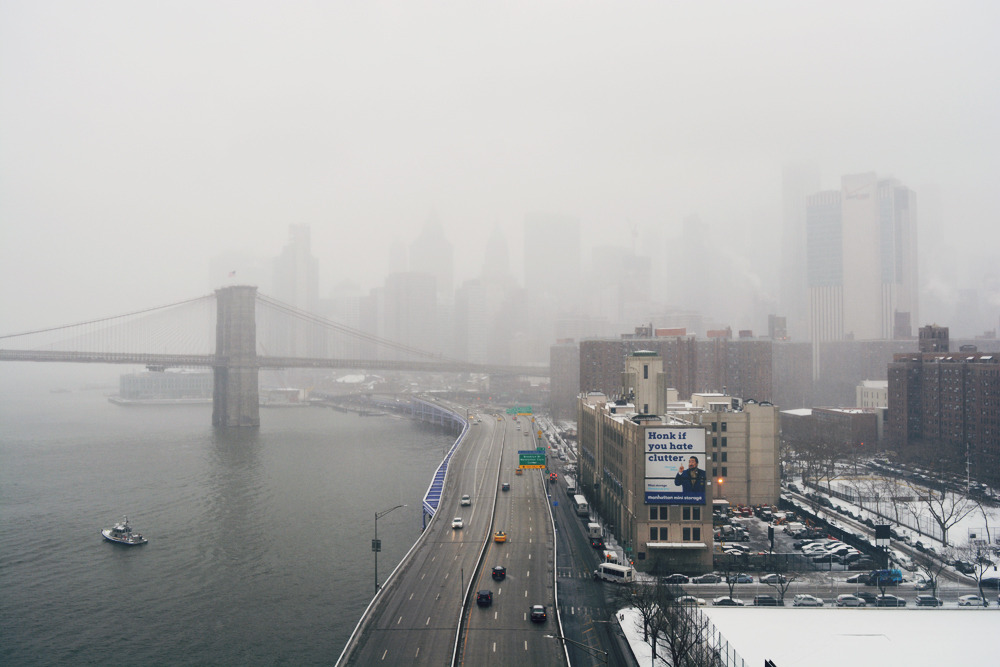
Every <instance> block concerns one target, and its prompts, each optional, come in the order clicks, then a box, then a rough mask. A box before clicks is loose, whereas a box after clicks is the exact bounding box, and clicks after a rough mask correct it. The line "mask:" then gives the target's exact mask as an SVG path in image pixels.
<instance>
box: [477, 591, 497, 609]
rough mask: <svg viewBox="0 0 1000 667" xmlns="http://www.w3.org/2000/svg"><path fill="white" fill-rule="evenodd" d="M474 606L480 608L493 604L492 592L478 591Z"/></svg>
mask: <svg viewBox="0 0 1000 667" xmlns="http://www.w3.org/2000/svg"><path fill="white" fill-rule="evenodd" d="M476 604H478V605H479V606H480V607H489V606H490V605H491V604H493V591H485V590H484V591H478V592H477V593H476Z"/></svg>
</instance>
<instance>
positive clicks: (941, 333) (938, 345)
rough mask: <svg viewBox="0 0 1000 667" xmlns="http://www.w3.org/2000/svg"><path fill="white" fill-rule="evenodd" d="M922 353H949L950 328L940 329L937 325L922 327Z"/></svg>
mask: <svg viewBox="0 0 1000 667" xmlns="http://www.w3.org/2000/svg"><path fill="white" fill-rule="evenodd" d="M920 351H921V352H947V351H948V327H939V326H937V325H936V324H929V325H927V326H926V327H920Z"/></svg>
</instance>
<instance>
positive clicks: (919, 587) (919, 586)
mask: <svg viewBox="0 0 1000 667" xmlns="http://www.w3.org/2000/svg"><path fill="white" fill-rule="evenodd" d="M930 587H931V582H929V581H927V580H926V579H921V580H920V581H918V582H917V583H916V584H914V586H913V590H915V591H926V590H927V589H929V588H930Z"/></svg>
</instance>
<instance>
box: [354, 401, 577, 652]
mask: <svg viewBox="0 0 1000 667" xmlns="http://www.w3.org/2000/svg"><path fill="white" fill-rule="evenodd" d="M529 423H530V421H529V420H528V419H527V418H520V419H518V420H517V421H516V422H515V420H512V419H510V418H501V419H499V420H498V419H497V418H496V417H492V416H490V415H482V419H481V423H480V424H478V425H475V426H472V427H471V428H470V432H469V435H468V436H467V437H466V441H465V442H464V443H462V445H461V446H460V447H459V449H458V451H457V452H456V453H455V455H454V456H453V458H452V462H451V465H450V466H449V477H448V481H447V484H446V488H445V492H444V495H443V496H442V498H441V503H440V505H439V508H438V511H437V513H436V515H435V517H434V519H433V520H431V522H430V523H429V524H428V526H427V528H426V530H425V531H424V534H423V535H421V537H420V539H419V541H418V543H417V545H416V546H415V548H414V549H413V551H412V552H411V553H410V554H409V555H408V557H407V558H406V559H405V560H404V562H403V564H401V565H400V567H399V568H398V570H397V571H396V572H395V573H394V574H393V575H392V577H391V578H390V579H389V581H387V582H386V583H385V585H384V587H383V589H382V590H381V591H380V593H379V595H378V596H377V598H376V600H375V601H374V602H373V603H372V605H371V606H370V607H369V610H368V611H367V612H366V614H365V617H364V618H363V619H362V623H361V625H360V626H359V628H358V630H357V631H356V632H355V633H354V636H352V639H351V641H350V642H349V644H348V646H347V647H346V648H345V650H344V653H343V655H341V657H340V659H339V660H338V664H339V665H345V666H346V665H402V664H405V665H450V664H453V662H452V661H453V658H456V655H455V649H456V647H457V649H458V651H457V662H458V663H461V664H467V665H482V664H487V662H488V663H489V664H519V665H525V666H529V665H539V666H542V665H544V666H549V665H560V664H565V654H564V653H563V651H562V649H561V646H560V643H559V642H557V641H555V640H552V639H546V638H544V637H543V635H544V634H553V635H558V634H560V633H559V631H558V621H557V619H556V615H555V608H554V591H553V582H554V576H553V562H552V548H553V547H552V545H553V535H552V524H551V520H550V519H549V518H548V506H547V500H546V495H545V493H546V488H545V483H544V481H543V479H542V475H541V474H540V471H537V470H535V471H525V473H524V474H523V475H515V474H514V469H515V467H516V465H517V450H518V449H526V448H528V447H527V443H530V444H531V447H532V448H533V447H534V443H535V438H534V436H533V435H532V434H529V435H528V436H525V435H523V434H524V433H525V432H526V429H527V428H528V424H529ZM518 425H519V426H520V428H518ZM501 482H509V483H510V485H511V490H510V491H509V492H501V491H500V488H501ZM463 494H469V495H470V496H471V497H472V505H471V506H462V505H461V496H462V495H463ZM453 517H462V519H463V521H464V524H465V525H464V527H463V528H462V529H453V528H452V527H451V522H452V518H453ZM494 530H504V531H505V532H506V533H507V534H508V536H509V538H508V539H509V541H508V542H507V543H503V544H499V543H496V542H494V541H493V540H492V534H493V532H494ZM484 551H485V558H482V557H483V555H484ZM495 564H502V565H506V566H507V571H508V579H507V580H506V581H502V582H494V581H493V580H492V578H491V576H490V572H491V570H492V568H493V566H494V565H495ZM480 565H482V571H480V569H479V567H480ZM482 588H488V589H491V590H492V591H493V595H494V597H493V605H492V606H490V607H487V608H480V607H478V606H476V603H475V591H477V590H479V589H482ZM468 591H471V595H469V596H468V598H466V593H467V592H468ZM463 602H467V604H463ZM533 604H544V605H545V606H546V609H547V611H548V613H549V618H548V620H547V621H546V623H544V624H535V623H532V622H531V621H530V619H529V617H528V612H529V608H530V606H531V605H533ZM460 621H464V622H465V623H467V624H468V627H467V629H466V630H465V631H464V632H463V633H462V634H461V635H459V623H460Z"/></svg>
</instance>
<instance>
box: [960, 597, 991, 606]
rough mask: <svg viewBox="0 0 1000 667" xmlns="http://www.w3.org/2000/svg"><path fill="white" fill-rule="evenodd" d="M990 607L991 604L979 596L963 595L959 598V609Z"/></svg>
mask: <svg viewBox="0 0 1000 667" xmlns="http://www.w3.org/2000/svg"><path fill="white" fill-rule="evenodd" d="M988 605H989V602H987V601H986V600H984V599H983V598H981V597H979V596H978V595H963V596H962V597H960V598H958V606H959V607H986V606H988Z"/></svg>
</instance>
